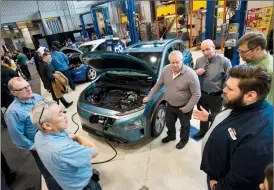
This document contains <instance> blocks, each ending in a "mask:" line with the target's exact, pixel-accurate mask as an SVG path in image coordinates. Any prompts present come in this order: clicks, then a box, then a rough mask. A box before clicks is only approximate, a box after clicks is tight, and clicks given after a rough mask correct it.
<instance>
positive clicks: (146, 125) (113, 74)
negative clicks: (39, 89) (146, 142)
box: [77, 40, 192, 143]
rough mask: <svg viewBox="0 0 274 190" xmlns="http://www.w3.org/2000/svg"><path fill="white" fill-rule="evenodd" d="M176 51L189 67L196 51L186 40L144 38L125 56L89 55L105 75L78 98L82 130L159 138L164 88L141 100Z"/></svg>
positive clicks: (129, 138) (124, 137)
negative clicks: (180, 53)
mask: <svg viewBox="0 0 274 190" xmlns="http://www.w3.org/2000/svg"><path fill="white" fill-rule="evenodd" d="M173 50H179V51H181V52H182V54H183V56H184V64H185V65H191V64H192V54H191V53H190V51H189V49H188V48H187V46H186V45H185V44H184V42H183V41H181V40H159V41H148V42H140V43H136V44H133V45H131V46H129V47H128V48H127V49H125V50H124V51H123V52H122V53H120V54H118V53H113V52H91V53H87V54H85V55H84V56H83V60H84V62H85V63H86V64H88V65H90V66H91V67H93V68H95V69H96V70H99V71H100V73H101V74H100V75H99V77H98V78H97V79H96V80H95V81H93V82H92V83H91V84H90V85H89V86H88V87H87V88H86V89H84V90H83V92H82V93H81V94H80V97H79V100H78V104H77V111H78V114H79V117H80V119H81V124H82V127H83V129H84V130H85V131H88V132H90V133H93V134H96V135H100V136H102V135H103V134H104V135H105V136H107V137H110V138H112V139H113V140H117V141H119V142H122V143H128V142H137V141H140V140H143V139H145V138H147V137H158V136H159V135H160V134H161V133H162V131H163V129H164V126H165V115H166V101H165V96H164V93H165V87H163V88H162V89H161V90H160V91H159V92H158V93H157V95H156V96H154V97H153V98H152V99H151V100H150V101H149V102H148V103H147V104H143V103H142V100H143V98H144V97H145V96H147V95H148V94H149V92H150V90H151V89H152V87H153V86H154V84H155V83H156V82H157V80H158V78H159V77H160V74H161V71H162V69H163V68H164V67H165V66H166V65H167V64H169V60H168V55H169V54H170V52H172V51H173Z"/></svg>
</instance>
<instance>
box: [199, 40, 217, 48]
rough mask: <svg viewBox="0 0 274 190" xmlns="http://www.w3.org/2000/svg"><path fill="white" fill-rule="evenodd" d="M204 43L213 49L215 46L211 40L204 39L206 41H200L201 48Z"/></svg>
mask: <svg viewBox="0 0 274 190" xmlns="http://www.w3.org/2000/svg"><path fill="white" fill-rule="evenodd" d="M205 43H209V44H210V45H211V46H212V47H214V48H215V44H214V42H213V41H212V40H210V39H206V40H204V41H202V43H201V46H202V45H203V44H205Z"/></svg>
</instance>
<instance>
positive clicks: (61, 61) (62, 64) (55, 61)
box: [50, 51, 69, 71]
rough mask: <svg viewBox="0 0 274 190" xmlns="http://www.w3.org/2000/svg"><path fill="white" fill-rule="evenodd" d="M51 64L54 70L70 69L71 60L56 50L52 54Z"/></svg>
mask: <svg viewBox="0 0 274 190" xmlns="http://www.w3.org/2000/svg"><path fill="white" fill-rule="evenodd" d="M51 58H52V60H51V63H50V64H51V66H52V68H53V69H54V70H56V71H65V70H68V69H69V68H68V64H69V60H68V57H67V56H66V55H65V54H64V53H62V52H59V51H54V52H53V53H52V54H51Z"/></svg>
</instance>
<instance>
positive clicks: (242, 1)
mask: <svg viewBox="0 0 274 190" xmlns="http://www.w3.org/2000/svg"><path fill="white" fill-rule="evenodd" d="M216 11H217V8H216V4H215V1H212V0H207V7H206V28H205V39H211V40H213V41H214V40H215V36H216V28H217V26H216V23H217V20H216V19H217V16H216ZM246 11H247V1H246V0H237V1H236V12H235V19H234V21H233V23H230V24H229V25H228V26H226V27H225V25H224V26H222V27H224V28H225V30H227V31H228V38H227V39H226V42H225V54H226V50H227V49H230V50H229V51H230V52H231V56H229V57H228V58H229V59H230V60H231V64H232V66H235V65H239V63H240V60H239V53H238V51H237V47H236V44H237V41H238V39H240V38H241V37H242V36H243V34H244V28H245V21H246ZM212 18H214V20H213V24H212ZM226 47H227V48H226Z"/></svg>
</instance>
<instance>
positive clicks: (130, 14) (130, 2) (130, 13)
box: [79, 0, 138, 43]
mask: <svg viewBox="0 0 274 190" xmlns="http://www.w3.org/2000/svg"><path fill="white" fill-rule="evenodd" d="M109 2H111V1H110V0H109V1H103V2H99V3H95V4H92V5H91V8H90V12H85V13H82V14H80V16H79V17H80V22H81V25H82V34H83V36H84V37H85V38H88V39H89V40H90V37H89V35H88V32H87V31H86V27H85V22H84V19H83V15H86V14H91V17H92V21H93V26H94V32H95V35H96V37H97V39H101V37H102V36H101V32H100V29H99V25H98V21H97V16H96V9H97V8H96V7H97V6H99V5H103V4H105V3H109ZM126 3H127V4H126V5H127V18H128V25H129V28H130V31H129V32H130V38H131V42H132V43H136V42H137V41H138V34H137V28H136V25H135V21H134V14H135V4H134V0H127V1H126ZM103 15H104V21H105V25H106V32H107V33H106V36H108V35H113V31H112V28H111V25H110V22H109V16H108V13H107V8H103Z"/></svg>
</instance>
